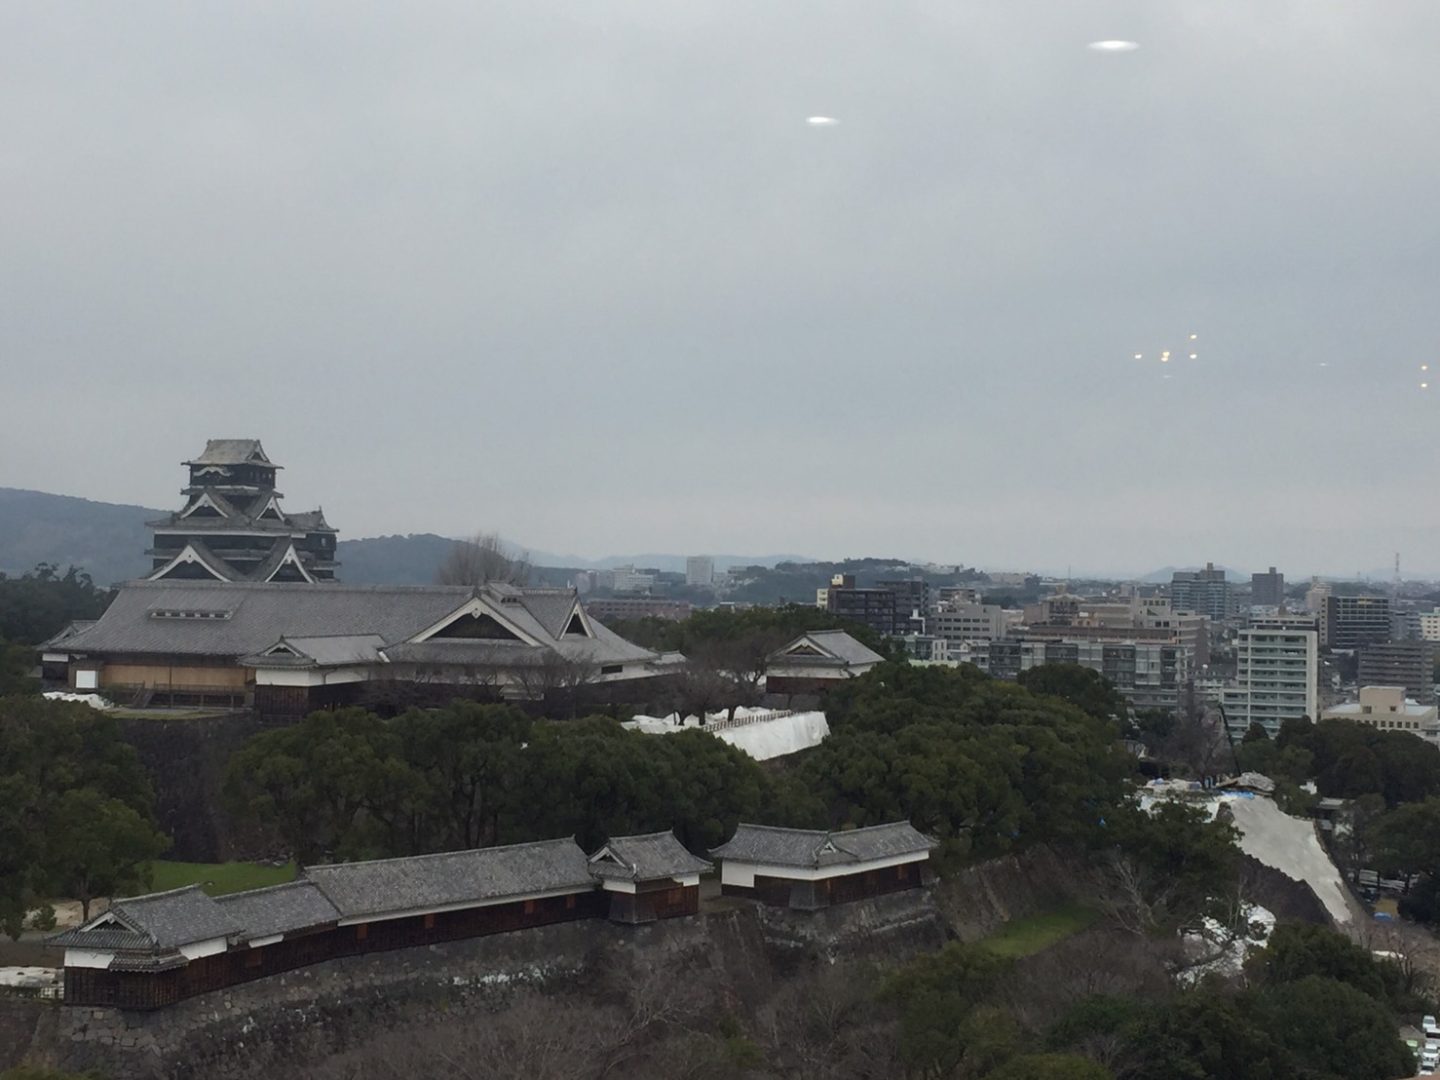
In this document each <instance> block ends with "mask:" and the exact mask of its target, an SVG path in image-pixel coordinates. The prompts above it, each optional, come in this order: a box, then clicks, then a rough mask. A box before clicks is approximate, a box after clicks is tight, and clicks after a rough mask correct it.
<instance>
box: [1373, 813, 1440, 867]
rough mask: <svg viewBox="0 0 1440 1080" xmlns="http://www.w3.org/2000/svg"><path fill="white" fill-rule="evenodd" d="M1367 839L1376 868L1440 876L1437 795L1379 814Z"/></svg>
mask: <svg viewBox="0 0 1440 1080" xmlns="http://www.w3.org/2000/svg"><path fill="white" fill-rule="evenodd" d="M1369 837H1370V841H1371V847H1372V853H1373V857H1374V860H1375V864H1376V865H1377V866H1378V867H1379V868H1380V869H1382V870H1385V871H1387V872H1396V873H1428V874H1431V875H1437V874H1440V796H1433V795H1432V796H1431V797H1430V798H1428V799H1425V800H1424V801H1422V802H1411V803H1405V804H1403V805H1401V806H1397V807H1396V808H1395V809H1394V810H1391V811H1390V812H1389V813H1385V814H1381V815H1380V816H1379V817H1378V818H1376V819H1375V821H1374V822H1373V823H1372V824H1371V825H1370V828H1369Z"/></svg>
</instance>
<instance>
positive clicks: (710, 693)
mask: <svg viewBox="0 0 1440 1080" xmlns="http://www.w3.org/2000/svg"><path fill="white" fill-rule="evenodd" d="M670 693H671V698H672V701H673V704H674V708H675V711H676V712H677V713H679V714H680V716H681V717H685V716H688V715H691V714H693V715H695V716H698V717H699V718H700V719H701V720H702V721H703V720H704V719H705V714H706V713H707V712H716V711H718V710H720V709H725V710H726V711H727V714H728V715H729V717H730V718H731V719H734V717H735V710H736V709H738V708H739V707H740V706H742V705H755V704H758V703H759V701H760V689H759V687H758V686H756V685H755V684H753V683H751V682H749V681H747V680H746V679H743V678H739V677H737V676H736V675H735V674H734V673H733V672H730V671H727V670H725V669H724V668H722V667H721V666H720V664H719V663H718V662H717V661H716V659H715V658H714V657H713V655H711V654H709V653H707V652H702V653H700V654H698V655H696V656H693V657H691V658H690V659H688V660H687V661H686V662H685V665H684V666H683V667H682V668H680V670H679V671H678V672H676V674H675V676H674V678H673V679H672V680H671V681H670Z"/></svg>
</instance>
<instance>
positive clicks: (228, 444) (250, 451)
mask: <svg viewBox="0 0 1440 1080" xmlns="http://www.w3.org/2000/svg"><path fill="white" fill-rule="evenodd" d="M185 464H186V465H252V464H254V465H270V464H273V463H272V462H271V461H270V459H269V458H267V457H266V456H265V451H264V450H263V449H262V448H261V446H260V440H259V439H207V440H206V441H205V452H204V453H202V454H201V455H200V456H199V457H197V458H194V459H192V460H190V461H187V462H185ZM275 467H276V468H277V469H278V468H280V466H279V465H276V466H275Z"/></svg>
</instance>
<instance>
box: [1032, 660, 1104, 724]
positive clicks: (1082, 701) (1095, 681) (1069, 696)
mask: <svg viewBox="0 0 1440 1080" xmlns="http://www.w3.org/2000/svg"><path fill="white" fill-rule="evenodd" d="M1016 682H1018V683H1019V684H1020V685H1021V686H1023V687H1024V688H1025V689H1026V690H1029V691H1030V692H1031V693H1032V694H1040V695H1044V696H1048V697H1058V698H1061V699H1063V700H1065V701H1068V702H1070V704H1071V705H1074V706H1075V707H1076V708H1078V709H1080V710H1082V711H1083V712H1085V713H1086V714H1088V715H1090V716H1093V717H1094V718H1095V719H1097V720H1109V719H1111V718H1112V717H1115V718H1119V719H1122V720H1123V719H1124V718H1125V717H1127V716H1128V715H1129V714H1130V706H1129V705H1128V704H1127V703H1126V701H1125V697H1124V695H1123V694H1121V693H1120V691H1118V690H1116V689H1115V684H1114V683H1112V682H1111V681H1110V680H1109V679H1107V678H1105V676H1103V675H1101V674H1100V673H1099V672H1098V671H1092V670H1091V669H1090V668H1087V667H1082V666H1081V665H1080V664H1040V665H1039V666H1038V667H1033V668H1030V669H1028V670H1027V671H1022V672H1021V673H1020V675H1019V677H1018V678H1017V679H1016Z"/></svg>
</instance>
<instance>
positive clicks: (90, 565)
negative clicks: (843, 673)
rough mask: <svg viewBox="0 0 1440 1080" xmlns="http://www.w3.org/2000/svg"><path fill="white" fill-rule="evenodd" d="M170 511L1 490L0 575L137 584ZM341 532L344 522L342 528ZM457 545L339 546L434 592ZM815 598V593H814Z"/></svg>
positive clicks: (416, 536)
mask: <svg viewBox="0 0 1440 1080" xmlns="http://www.w3.org/2000/svg"><path fill="white" fill-rule="evenodd" d="M168 513H169V511H166V510H155V509H152V508H149V507H144V506H124V505H120V504H117V503H105V502H95V501H94V500H91V499H80V498H76V497H74V496H71V495H52V494H49V493H48V492H44V491H26V490H22V489H19V488H0V573H5V574H11V575H14V574H21V573H24V572H25V571H26V570H30V569H33V568H34V567H35V565H36V564H37V563H42V562H50V563H55V564H57V565H58V566H59V567H60V568H61V569H64V568H65V567H67V566H77V567H79V568H80V569H82V570H84V571H86V572H87V573H88V574H89V575H90V576H91V577H92V578H94V579H95V582H96V584H98V585H112V584H114V583H115V582H117V581H127V580H129V579H130V578H134V577H138V576H140V575H141V574H143V573H144V572H145V571H146V570H148V569H149V568H150V560H149V559H148V558H147V557H146V556H145V549H146V548H148V547H149V546H150V536H149V533H148V531H147V530H146V528H145V522H147V521H153V520H154V519H156V518H163V517H165V516H166V515H167V514H168ZM342 525H343V523H342ZM453 543H454V541H453V540H450V539H448V538H447V537H444V536H437V535H436V534H435V533H411V534H408V535H398V534H397V535H394V536H372V537H366V538H363V539H358V540H341V541H340V542H339V544H338V545H336V555H337V557H338V558H339V560H340V580H341V581H345V582H349V583H351V584H354V585H428V584H431V583H432V582H433V581H434V580H435V571H436V570H437V569H438V568H439V566H440V563H441V562H442V561H443V560H444V558H445V555H446V553H447V552H449V550H450V546H451V544H453ZM531 561H532V562H533V563H534V564H535V566H536V568H537V574H536V575H535V577H536V579H537V580H536V582H535V583H536V584H546V585H559V584H564V582H565V581H567V580H568V579H569V577H570V576H571V575H572V573H573V570H574V569H575V568H587V569H589V568H604V567H613V566H623V565H634V566H646V567H658V568H660V569H662V570H671V571H679V572H682V573H683V572H684V570H685V556H683V555H665V554H647V555H612V556H608V557H606V558H603V559H585V558H581V557H579V556H570V555H552V554H549V553H548V552H540V551H535V552H532V553H531ZM792 561H804V560H797V559H796V558H795V557H793V556H780V555H770V556H755V557H752V556H745V555H717V556H715V569H716V570H725V569H728V568H729V567H732V566H737V565H739V566H774V565H775V564H776V563H778V562H792ZM811 595H812V596H813V595H814V594H813V592H812V593H811Z"/></svg>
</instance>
